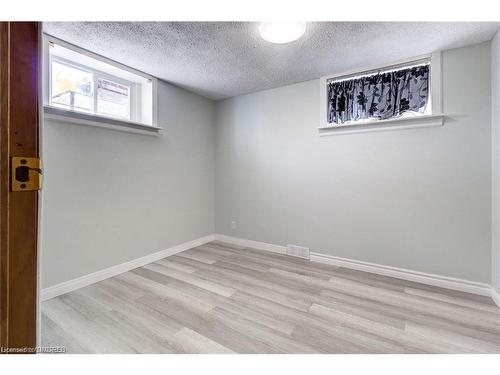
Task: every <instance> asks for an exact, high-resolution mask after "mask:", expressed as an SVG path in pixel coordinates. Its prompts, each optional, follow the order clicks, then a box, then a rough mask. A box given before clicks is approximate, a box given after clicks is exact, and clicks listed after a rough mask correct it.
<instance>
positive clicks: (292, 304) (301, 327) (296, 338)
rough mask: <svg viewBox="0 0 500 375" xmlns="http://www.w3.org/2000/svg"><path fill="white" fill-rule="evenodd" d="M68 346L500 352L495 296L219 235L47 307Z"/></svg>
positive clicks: (47, 340) (46, 333)
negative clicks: (272, 249)
mask: <svg viewBox="0 0 500 375" xmlns="http://www.w3.org/2000/svg"><path fill="white" fill-rule="evenodd" d="M42 345H47V346H48V345H50V346H64V347H65V348H66V351H67V352H68V353H500V310H499V309H498V307H497V306H496V305H495V304H494V303H493V302H492V300H491V299H490V298H487V297H483V296H476V295H472V294H469V293H463V292H457V291H452V290H447V289H443V288H438V287H432V286H429V285H423V284H419V283H415V282H411V281H406V280H400V279H395V278H391V277H386V276H381V275H374V274H370V273H366V272H361V271H355V270H351V269H345V268H341V267H337V266H331V265H326V264H321V263H315V262H310V261H308V260H304V259H299V258H293V257H288V256H286V255H281V254H277V253H270V252H266V251H262V250H258V249H251V248H244V247H241V246H233V245H230V244H227V243H223V242H219V241H214V242H211V243H208V244H205V245H202V246H199V247H197V248H193V249H190V250H187V251H184V252H182V253H179V254H176V255H173V256H170V257H167V258H164V259H161V260H159V261H157V262H154V263H151V264H148V265H145V266H143V267H140V268H137V269H134V270H132V271H129V272H125V273H123V274H120V275H118V276H115V277H113V278H110V279H107V280H103V281H101V282H98V283H96V284H93V285H90V286H88V287H85V288H82V289H79V290H75V291H73V292H71V293H67V294H65V295H62V296H59V297H56V298H53V299H51V300H48V301H45V302H43V304H42Z"/></svg>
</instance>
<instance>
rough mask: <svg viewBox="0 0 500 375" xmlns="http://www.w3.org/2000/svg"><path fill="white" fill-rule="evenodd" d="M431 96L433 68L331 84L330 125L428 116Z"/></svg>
mask: <svg viewBox="0 0 500 375" xmlns="http://www.w3.org/2000/svg"><path fill="white" fill-rule="evenodd" d="M428 94H429V65H420V66H415V67H411V68H405V69H401V70H396V71H392V72H386V73H379V74H375V75H370V76H366V77H360V78H355V79H351V80H344V81H337V82H335V81H333V82H330V83H329V84H328V114H327V116H328V122H329V123H331V124H332V125H335V124H342V123H344V122H347V121H357V120H365V119H377V120H386V119H390V118H394V117H399V116H401V115H403V114H404V113H406V112H416V113H424V112H425V108H426V106H427V101H428V97H429V95H428Z"/></svg>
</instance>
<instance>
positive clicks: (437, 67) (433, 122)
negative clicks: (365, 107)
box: [318, 51, 444, 135]
mask: <svg viewBox="0 0 500 375" xmlns="http://www.w3.org/2000/svg"><path fill="white" fill-rule="evenodd" d="M424 61H426V62H428V63H429V66H430V77H429V98H428V103H427V105H428V107H429V109H427V110H426V113H424V114H416V115H414V116H404V117H396V118H391V119H386V120H376V119H374V120H366V121H365V120H361V121H354V122H349V123H346V124H333V123H329V122H328V95H327V91H328V83H329V82H332V81H335V80H341V79H353V78H357V77H362V76H368V75H370V73H375V72H384V71H391V70H397V69H403V68H405V67H410V66H412V65H417V64H418V63H419V62H420V63H421V62H424ZM441 75H442V64H441V52H440V51H438V52H433V53H431V54H427V55H421V56H416V57H412V58H409V59H404V60H400V61H396V62H393V63H391V64H384V65H377V66H371V67H367V68H364V69H356V70H351V71H347V72H343V73H339V74H330V75H328V76H324V77H321V78H320V80H319V86H320V95H319V97H320V106H319V110H320V124H319V127H318V131H319V133H320V135H333V134H346V133H352V132H367V131H380V130H391V129H404V128H415V127H428V126H442V125H443V118H444V116H443V113H442V92H441V90H442V89H441Z"/></svg>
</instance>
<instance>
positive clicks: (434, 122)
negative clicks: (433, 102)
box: [318, 114, 445, 137]
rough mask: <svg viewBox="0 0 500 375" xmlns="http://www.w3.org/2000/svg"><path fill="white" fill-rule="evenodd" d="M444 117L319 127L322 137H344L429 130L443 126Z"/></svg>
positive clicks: (420, 117) (433, 116) (406, 118)
mask: <svg viewBox="0 0 500 375" xmlns="http://www.w3.org/2000/svg"><path fill="white" fill-rule="evenodd" d="M444 117H445V116H444V115H443V114H440V115H424V116H415V117H405V118H397V119H390V120H374V121H369V122H363V123H360V124H348V125H336V126H323V127H319V128H318V131H319V135H320V136H321V137H324V136H330V135H342V134H352V133H366V132H378V131H388V130H402V129H415V128H428V127H434V126H443V124H444Z"/></svg>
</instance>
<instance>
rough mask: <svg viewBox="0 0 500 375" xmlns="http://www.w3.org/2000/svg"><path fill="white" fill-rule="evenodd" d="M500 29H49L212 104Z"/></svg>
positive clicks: (60, 25)
mask: <svg viewBox="0 0 500 375" xmlns="http://www.w3.org/2000/svg"><path fill="white" fill-rule="evenodd" d="M499 27H500V23H484V22H468V23H458V22H453V23H448V22H439V23H431V22H408V23H395V22H375V23H373V22H310V23H308V26H307V30H306V33H305V35H304V36H303V37H302V38H301V39H299V40H298V41H296V42H293V43H289V44H283V45H276V44H271V43H268V42H266V41H264V40H263V39H261V38H260V36H259V33H258V23H254V22H48V23H45V24H44V30H45V32H47V33H48V34H51V35H53V36H55V37H58V38H60V39H64V40H66V41H68V42H70V43H73V44H75V45H77V46H80V47H82V48H85V49H88V50H90V51H93V52H95V53H98V54H100V55H103V56H105V57H108V58H111V59H113V60H116V61H119V62H121V63H124V64H126V65H129V66H131V67H133V68H136V69H139V70H142V71H144V72H146V73H149V74H151V75H153V76H156V77H158V78H160V79H163V80H165V81H168V82H171V83H173V84H175V85H178V86H181V87H184V88H186V89H188V90H191V91H194V92H196V93H198V94H201V95H203V96H206V97H208V98H211V99H222V98H227V97H230V96H235V95H240V94H245V93H249V92H253V91H259V90H264V89H269V88H274V87H279V86H283V85H287V84H291V83H295V82H300V81H306V80H310V79H314V78H318V77H321V76H323V75H326V74H330V73H340V72H343V71H347V70H352V69H356V68H363V67H366V66H371V65H377V64H383V63H390V62H393V61H396V60H400V59H404V58H408V57H412V56H416V55H421V54H424V53H429V52H432V51H435V50H439V49H449V48H455V47H461V46H465V45H469V44H474V43H479V42H483V41H486V40H489V39H491V37H492V36H493V34H494V33H495V31H496V30H497V29H498V28H499Z"/></svg>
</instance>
